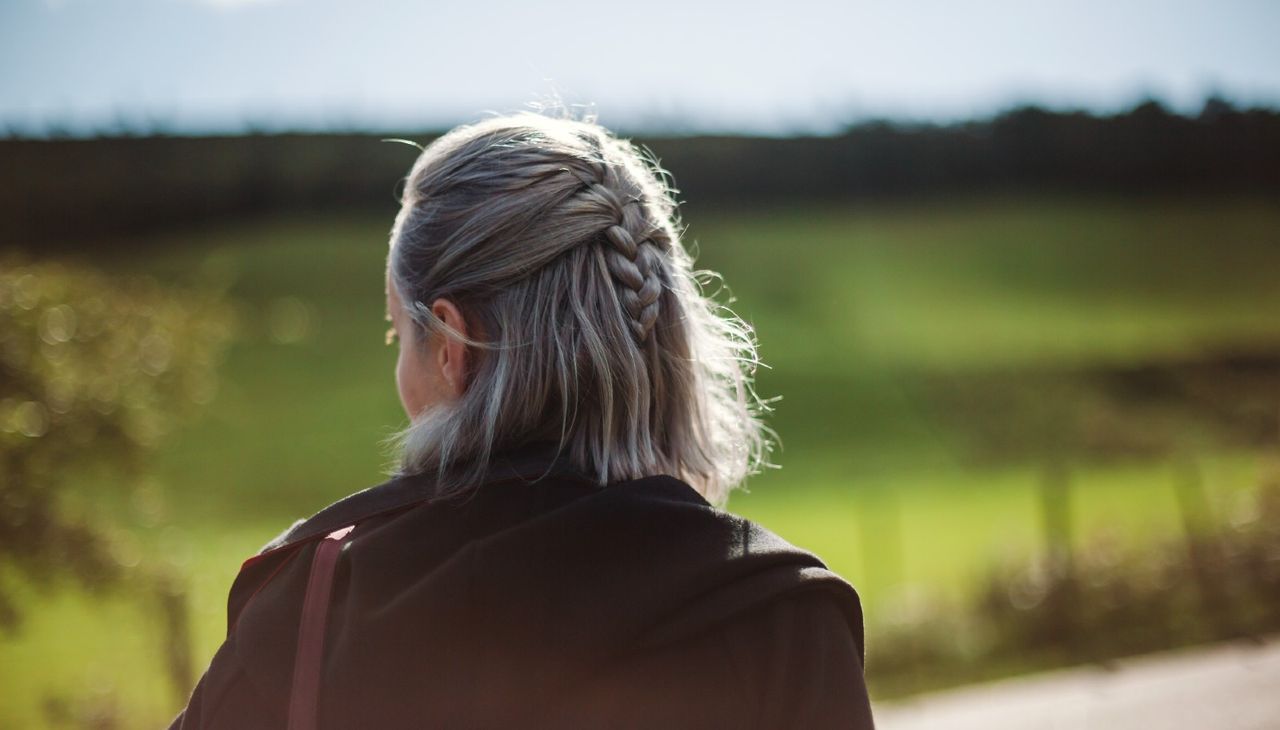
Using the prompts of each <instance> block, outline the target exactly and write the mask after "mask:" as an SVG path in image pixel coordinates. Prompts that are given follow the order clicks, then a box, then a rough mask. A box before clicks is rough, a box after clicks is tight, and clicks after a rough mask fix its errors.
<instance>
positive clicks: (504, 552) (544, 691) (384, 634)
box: [229, 449, 863, 718]
mask: <svg viewBox="0 0 1280 730" xmlns="http://www.w3.org/2000/svg"><path fill="white" fill-rule="evenodd" d="M429 488H430V485H429V484H428V483H427V480H426V478H425V477H421V476H418V477H402V478H398V479H393V480H391V481H390V482H387V483H385V484H383V485H380V486H378V487H374V488H372V489H369V490H365V491H364V492H361V493H358V494H356V495H353V496H352V497H349V498H347V499H345V500H342V501H341V502H338V503H336V504H334V505H332V506H330V507H329V508H326V509H325V510H323V511H321V512H320V513H318V514H317V515H316V516H314V517H313V518H311V519H310V520H306V521H303V522H300V523H298V524H295V525H294V526H293V527H292V528H290V529H289V530H288V531H286V533H285V534H284V535H282V536H281V537H280V538H278V539H277V540H275V541H273V542H272V543H270V544H269V545H268V546H267V548H265V549H264V551H263V553H262V554H261V555H260V556H258V557H257V558H255V559H252V560H251V561H250V562H249V563H246V566H245V568H244V569H243V570H242V573H241V576H240V578H239V579H237V583H236V586H235V587H234V588H233V591H232V597H231V606H230V612H231V616H230V623H229V625H231V626H233V627H234V628H233V629H231V631H230V633H231V635H232V638H233V639H234V644H235V652H236V657H237V659H238V662H239V664H240V665H241V666H242V667H243V669H244V671H245V673H246V674H247V675H248V676H249V678H250V679H251V680H252V681H253V682H254V683H255V685H257V686H258V688H259V690H260V691H261V692H262V694H264V695H265V696H287V693H288V686H289V681H290V677H291V668H292V661H293V657H294V652H295V650H296V637H297V634H296V631H297V622H298V616H299V613H300V611H301V603H302V597H303V594H304V593H305V589H306V582H307V577H308V569H309V565H310V562H311V560H310V558H311V555H312V554H313V553H314V545H315V543H316V541H317V540H316V538H317V537H318V536H322V535H324V534H327V533H328V532H330V531H332V530H334V529H338V528H340V527H343V526H345V525H350V524H354V525H355V526H356V527H355V530H354V532H353V533H352V537H351V539H350V540H349V541H348V543H347V544H346V545H345V546H344V549H343V553H342V556H341V558H340V560H339V563H338V568H337V572H336V574H335V583H334V593H333V598H332V603H331V607H330V613H329V620H328V626H327V634H326V641H325V659H324V666H325V669H324V679H325V682H326V684H327V685H329V686H336V687H345V688H347V689H346V690H341V691H339V694H341V693H342V692H350V693H353V694H352V695H351V696H352V697H355V696H358V697H360V698H362V699H361V701H362V702H365V703H368V702H379V703H391V704H392V705H394V704H395V703H397V702H403V701H404V698H405V697H406V696H409V697H413V698H414V701H415V702H422V701H423V700H424V698H423V694H424V693H426V694H428V695H433V696H435V697H436V698H437V699H438V700H439V701H440V702H441V703H442V704H447V705H449V706H450V707H456V708H465V707H467V706H468V705H469V704H471V703H467V702H465V701H460V698H465V697H469V696H475V697H476V698H477V699H476V702H477V703H478V702H480V701H481V700H480V695H481V694H482V690H484V688H490V689H491V688H512V687H519V688H521V689H520V691H521V692H522V693H527V699H528V701H529V702H537V701H538V698H540V697H547V696H551V695H554V694H555V693H557V692H562V691H565V690H567V689H569V688H572V687H573V686H574V685H575V683H577V682H580V681H582V680H583V678H584V677H589V676H591V674H592V673H593V672H595V671H598V670H599V669H600V668H601V667H604V666H607V665H609V664H610V663H612V662H617V661H625V660H626V659H627V657H628V656H631V655H641V654H643V653H644V652H646V651H651V650H655V649H659V648H660V647H663V646H664V645H670V644H673V643H677V642H680V641H682V640H686V639H689V638H691V637H695V636H698V635H699V634H701V633H703V632H707V631H711V630H714V627H715V626H716V625H718V624H720V623H722V622H725V621H727V620H729V619H731V618H734V617H735V616H738V615H739V614H741V613H742V612H744V611H746V610H749V609H751V608H753V607H755V606H758V605H760V604H762V603H764V602H768V601H771V600H775V599H777V598H779V597H780V596H783V595H786V594H789V593H792V592H795V591H824V592H827V593H829V594H831V595H833V596H835V597H836V598H837V602H838V603H839V605H841V606H843V607H844V609H845V614H846V617H847V620H848V624H849V629H850V631H851V633H852V634H853V636H854V637H855V641H856V644H857V646H858V647H859V650H861V649H862V646H863V640H862V615H861V610H860V607H859V602H858V597H857V594H856V593H855V592H854V590H853V588H852V587H851V586H850V585H849V584H848V583H847V582H845V581H844V580H843V579H841V578H840V577H839V576H837V575H836V574H834V573H832V572H830V571H829V570H827V569H826V567H825V566H824V565H823V563H822V562H821V561H820V560H819V559H818V558H817V557H815V556H814V555H812V554H810V553H808V552H806V551H804V550H801V549H799V548H796V547H795V546H793V545H791V544H789V543H787V542H786V541H785V540H783V539H782V538H780V537H779V536H777V535H775V534H773V533H772V532H770V531H768V530H766V529H764V528H763V527H761V526H759V525H756V524H754V523H752V522H750V521H748V520H745V519H743V518H740V517H737V516H735V515H733V514H731V513H728V512H726V511H723V510H720V509H717V508H714V507H712V506H711V505H709V504H708V503H707V502H706V501H705V500H704V499H703V498H702V497H701V495H699V494H698V493H697V492H696V491H695V490H694V489H693V488H692V487H690V486H689V485H688V484H686V483H685V482H683V481H681V480H679V479H676V478H673V477H670V476H653V477H646V478H643V479H636V480H632V481H626V482H618V483H615V484H610V485H608V486H605V487H601V486H599V485H597V484H595V483H593V482H592V480H591V479H590V478H588V477H587V476H585V475H582V474H580V473H577V472H576V471H575V470H573V469H572V467H569V466H568V465H567V464H565V462H564V461H563V460H562V459H559V458H558V457H556V456H554V455H553V454H551V453H550V452H547V451H545V450H537V449H534V450H530V451H526V452H524V453H520V454H515V455H512V456H511V458H506V459H503V460H500V461H499V462H498V463H497V464H496V466H495V470H494V472H493V475H492V477H491V478H490V479H489V480H488V481H487V482H486V483H485V484H484V485H483V486H482V487H480V488H479V489H477V490H475V491H474V492H473V493H472V494H471V495H469V496H468V497H467V498H465V499H460V500H453V501H448V502H436V501H432V500H431V499H430V498H429V497H427V496H424V495H428V494H429V491H430V489H429ZM426 699H427V700H428V701H429V700H430V698H426ZM328 701H329V700H326V702H328ZM334 701H338V700H334ZM459 711H467V712H471V713H472V714H471V715H467V716H469V717H472V718H474V717H475V714H474V713H475V712H476V711H477V710H476V709H475V708H474V707H472V708H471V709H470V710H462V709H460V710H459Z"/></svg>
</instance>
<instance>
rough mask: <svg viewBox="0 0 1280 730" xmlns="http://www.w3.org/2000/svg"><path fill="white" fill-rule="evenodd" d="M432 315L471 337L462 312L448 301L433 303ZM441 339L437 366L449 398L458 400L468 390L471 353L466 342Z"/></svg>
mask: <svg viewBox="0 0 1280 730" xmlns="http://www.w3.org/2000/svg"><path fill="white" fill-rule="evenodd" d="M431 313H432V314H434V315H435V316H436V317H437V318H438V319H439V320H440V321H442V322H444V323H445V324H446V325H448V326H449V327H450V328H451V329H453V330H455V331H457V332H458V333H460V334H461V335H462V336H463V337H468V338H469V337H470V336H471V333H469V332H468V331H467V322H466V320H465V319H463V318H462V310H460V309H458V306H457V305H456V304H454V303H453V302H451V301H449V300H448V299H444V298H441V299H437V300H435V301H434V302H432V303H431ZM441 338H442V341H441V343H440V350H439V352H438V353H437V355H436V365H437V366H438V367H439V368H440V376H441V378H443V380H444V382H445V385H446V387H447V388H448V390H449V396H450V397H452V398H455V399H456V398H459V397H461V396H462V394H463V393H465V392H466V390H467V357H468V356H469V355H470V353H468V352H467V345H466V343H465V342H459V341H458V340H457V339H454V338H453V337H449V336H447V335H443V334H442V335H441Z"/></svg>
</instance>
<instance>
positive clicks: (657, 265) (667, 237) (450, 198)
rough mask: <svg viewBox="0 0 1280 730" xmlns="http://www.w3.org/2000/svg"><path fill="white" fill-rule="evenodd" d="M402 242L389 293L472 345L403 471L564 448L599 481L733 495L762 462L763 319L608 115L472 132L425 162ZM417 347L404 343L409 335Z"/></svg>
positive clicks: (417, 422)
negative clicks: (709, 289)
mask: <svg viewBox="0 0 1280 730" xmlns="http://www.w3.org/2000/svg"><path fill="white" fill-rule="evenodd" d="M401 203H402V207H401V210H400V213H399V215H398V216H397V217H396V221H395V226H394V228H393V229H392V234H391V251H390V257H389V260H388V273H389V280H390V282H391V285H392V286H394V287H395V289H396V293H397V294H398V296H399V298H400V300H401V301H402V302H403V306H404V308H405V313H406V314H408V316H409V317H410V318H411V319H412V320H413V322H414V324H415V327H414V329H415V331H416V332H417V339H418V343H416V344H418V345H419V346H420V345H421V344H422V343H423V342H425V340H426V337H427V336H429V335H431V334H436V335H439V336H442V337H454V338H458V337H462V335H461V334H460V333H458V332H456V331H453V330H451V329H450V328H448V326H447V325H445V324H444V322H443V321H441V320H440V319H439V318H437V317H436V316H435V315H434V314H433V313H432V311H431V308H430V304H431V302H433V301H435V300H436V299H437V298H445V299H448V300H450V301H452V302H454V303H455V304H456V305H457V306H458V308H459V309H460V311H461V313H462V315H463V318H464V319H465V322H466V331H467V334H466V336H465V337H463V339H465V340H466V341H467V344H468V347H469V348H470V349H469V353H470V355H471V357H470V359H469V362H470V363H471V365H470V366H469V371H468V373H467V379H466V387H465V390H464V391H463V392H462V393H461V395H459V397H458V398H457V399H456V400H454V401H451V402H448V403H443V404H437V405H434V406H432V407H429V408H427V409H426V410H424V411H423V412H422V413H421V414H418V415H417V416H416V417H415V418H414V419H413V423H411V424H410V426H409V427H408V428H407V429H405V430H404V431H402V432H401V433H399V434H397V437H396V440H397V443H398V445H399V447H400V457H399V461H400V463H399V471H400V472H401V473H419V472H424V471H435V472H437V479H438V480H439V483H438V487H437V489H438V490H439V493H440V494H441V495H442V496H444V495H451V494H456V493H459V492H461V491H463V490H465V489H466V488H468V487H470V486H474V485H475V483H476V481H477V480H478V478H479V477H480V476H481V474H482V473H483V472H484V471H485V470H486V468H487V466H488V464H489V461H490V459H491V457H492V456H493V455H494V454H495V453H498V452H500V451H502V450H503V449H505V448H509V447H516V446H520V445H522V444H524V443H528V442H532V441H553V442H557V443H559V444H561V448H562V452H563V453H565V454H566V455H567V457H568V458H569V459H570V460H571V462H572V463H574V464H575V465H576V466H578V467H579V468H580V469H582V470H584V471H586V472H587V473H589V474H592V475H594V477H595V478H596V479H597V480H598V481H599V482H600V483H601V484H606V483H608V482H612V481H616V480H622V479H631V478H637V477H641V476H646V475H652V474H671V475H674V476H677V477H679V478H681V479H684V480H685V481H687V482H688V483H689V484H691V485H692V486H694V487H695V488H696V489H698V490H699V491H700V492H701V493H702V494H703V495H704V496H705V497H706V498H707V499H708V500H709V501H712V502H715V503H720V502H723V501H724V499H725V498H726V497H727V495H728V492H729V490H730V489H731V488H733V487H734V486H737V485H738V484H739V483H740V482H741V481H742V480H743V479H744V478H745V477H746V476H748V475H749V474H751V473H753V472H755V471H756V470H757V469H758V467H760V466H761V465H762V464H764V463H765V457H766V456H767V454H768V451H769V447H770V442H769V440H768V438H767V433H768V429H767V428H766V427H764V426H763V425H762V423H761V422H760V420H759V416H760V411H761V410H762V409H763V405H762V403H761V402H760V401H759V399H757V398H756V396H755V394H754V392H753V390H752V387H751V377H752V375H753V374H754V370H755V366H756V364H757V359H756V350H755V342H754V338H753V334H752V331H751V329H750V328H749V327H748V326H747V325H745V324H744V323H743V322H742V321H741V320H739V319H738V318H737V317H735V316H734V315H733V314H732V313H730V312H728V310H726V309H724V308H723V307H721V306H719V305H717V304H716V303H715V302H713V301H712V300H711V299H709V298H708V297H707V296H705V295H704V294H703V292H702V284H703V281H702V276H703V274H704V273H705V272H695V271H694V270H693V269H692V262H691V258H690V256H689V254H688V253H687V252H686V250H685V248H684V246H683V245H682V243H681V241H680V233H679V230H678V222H677V219H676V210H675V203H674V201H673V199H672V191H671V190H670V189H669V187H668V186H667V185H666V183H665V178H664V175H663V173H662V172H661V170H660V169H659V168H658V167H657V165H656V164H655V163H653V162H650V160H649V158H648V157H646V156H645V155H643V154H641V153H640V152H639V151H638V150H637V148H635V147H634V146H633V145H631V144H630V143H628V142H626V141H624V140H619V139H617V138H616V137H614V136H613V135H611V134H610V133H609V132H608V131H607V130H605V129H604V128H602V127H600V126H599V125H597V124H595V123H594V122H591V121H578V120H571V119H562V118H551V117H547V116H543V115H540V114H534V113H521V114H515V115H510V116H504V117H499V118H493V119H488V120H486V121H483V122H480V123H477V124H474V125H469V126H463V127H459V128H457V129H454V130H453V131H451V132H449V133H448V134H446V135H445V136H443V137H441V138H440V139H438V140H436V141H435V142H434V143H432V144H431V145H429V146H428V147H427V148H426V149H425V150H424V151H423V153H422V155H421V156H420V157H419V158H418V160H417V162H416V163H415V164H414V166H413V168H412V170H411V172H410V174H409V177H408V180H407V184H406V187H405V190H404V194H403V197H402V200H401ZM409 344H410V343H404V346H407V345H409Z"/></svg>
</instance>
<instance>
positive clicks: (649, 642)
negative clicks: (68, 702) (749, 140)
mask: <svg viewBox="0 0 1280 730" xmlns="http://www.w3.org/2000/svg"><path fill="white" fill-rule="evenodd" d="M675 213H676V211H675V206H674V203H673V200H672V197H671V194H670V190H669V189H668V188H667V186H666V185H665V183H664V178H663V176H662V174H661V171H660V170H658V169H657V167H656V165H652V164H650V163H648V162H647V161H646V158H644V157H643V156H641V155H640V154H639V153H638V152H637V151H636V149H635V148H634V147H632V146H631V145H630V144H628V143H626V142H624V141H621V140H619V139H617V138H615V137H613V136H612V135H610V134H609V133H608V132H607V131H606V130H604V129H603V128H601V127H600V126H598V125H596V124H595V123H593V122H590V121H575V120H568V119H552V118H548V117H544V116H540V115H535V114H517V115H512V116H506V117H499V118H494V119H489V120H487V121H484V122H481V123H479V124H475V125H471V126H464V127H460V128H458V129H455V130H453V131H452V132H450V133H449V134H447V135H445V136H444V137H442V138H440V139H439V140H437V141H436V142H434V143H433V144H432V145H430V147H428V148H426V149H425V150H424V151H423V153H422V155H421V156H420V157H419V159H418V160H417V162H416V164H415V165H414V166H413V169H412V171H411V172H410V175H409V178H408V181H407V185H406V188H405V192H404V195H403V200H402V207H401V210H400V213H399V215H398V216H397V218H396V221H395V225H394V227H393V229H392V231H391V241H390V244H391V245H390V255H389V258H388V265H387V280H386V295H387V312H388V316H389V319H390V320H391V322H392V330H391V331H390V332H389V333H388V334H389V336H394V337H395V338H397V339H398V340H399V343H400V344H399V348H400V355H399V360H398V363H397V367H396V383H397V385H398V388H399V391H400V397H401V400H402V402H403V404H404V407H405V411H406V413H407V414H408V416H409V418H410V421H411V423H410V425H409V426H408V428H407V429H406V430H405V431H404V432H402V433H401V434H399V437H398V439H397V440H396V443H397V445H398V447H399V454H400V456H399V466H398V468H397V470H396V473H395V475H394V477H393V478H392V479H391V480H390V481H387V482H385V483H384V484H381V485H379V486H376V487H373V488H371V489H367V490H365V491H362V492H359V493H357V494H354V495H352V496H350V497H348V498H346V499H344V500H341V501H339V502H337V503H336V504H334V505H331V506H329V507H328V508H326V509H324V510H322V511H321V512H319V513H318V514H317V515H315V516H314V517H312V518H311V519H309V520H306V521H302V522H300V523H298V524H295V525H294V526H293V527H291V528H290V529H289V530H287V531H286V532H285V533H284V534H283V535H281V536H280V537H278V538H277V539H275V540H274V541H272V542H271V543H270V544H268V545H267V546H266V548H264V549H263V551H262V552H261V553H260V554H259V555H257V556H255V557H254V558H251V559H250V560H249V561H248V562H246V564H245V566H244V567H243V568H242V570H241V573H240V575H239V577H238V578H237V580H236V582H235V585H234V586H233V587H232V590H231V598H230V601H229V622H228V633H227V639H226V641H225V643H224V644H223V646H222V647H221V649H220V650H219V651H218V653H217V655H216V656H215V657H214V659H213V661H212V663H211V664H210V666H209V669H208V671H207V672H206V673H205V675H204V677H203V678H202V679H201V680H200V683H199V685H198V686H197V687H196V689H195V691H194V692H193V694H192V696H191V700H190V702H189V704H188V706H187V708H186V709H185V710H184V711H183V712H182V713H181V714H180V715H179V716H178V718H177V719H176V720H175V721H174V724H173V727H175V728H184V729H186V728H241V729H244V728H282V727H288V728H311V727H320V728H422V727H447V728H452V727H484V728H504V727H610V728H615V727H635V728H674V727H690V728H693V727H697V728H706V727H733V728H745V727H805V728H817V727H849V728H861V727H870V726H871V712H870V706H869V702H868V699H867V694H866V689H865V685H864V682H863V674H862V658H863V644H862V615H861V610H860V607H859V602H858V597H857V594H856V593H855V592H854V590H853V588H852V587H850V586H849V584H848V583H846V582H845V581H844V580H842V579H841V578H840V577H838V576H837V575H835V574H833V573H831V572H829V571H827V570H826V569H825V567H824V566H823V564H822V563H821V562H820V561H819V560H818V559H817V558H816V557H814V556H813V555H811V554H809V553H806V552H804V551H801V550H798V549H796V548H794V547H792V546H791V545H789V544H787V543H786V542H784V541H783V540H782V539H780V538H779V537H777V536H776V535H774V534H772V533H770V532H768V531H766V530H764V529H763V528H761V527H759V526H757V525H755V524H752V523H750V522H748V521H746V520H743V519H741V518H738V517H735V516H733V515H730V514H728V513H726V512H724V511H722V510H720V509H718V508H717V507H715V506H713V505H716V504H721V503H723V502H724V501H725V500H726V499H727V496H728V492H729V490H730V489H731V488H732V487H734V486H736V485H738V484H739V483H740V482H741V481H742V480H743V479H744V478H745V477H746V476H747V475H748V474H750V473H753V472H754V471H755V470H756V469H757V468H758V467H759V466H760V465H761V463H762V462H763V460H764V457H765V455H766V454H767V451H768V441H767V439H766V438H765V432H766V431H767V429H765V428H764V427H763V425H762V424H761V422H760V419H759V410H760V409H759V402H758V400H757V399H756V398H755V396H754V394H753V393H752V391H751V387H750V376H751V375H752V373H753V370H754V366H755V364H756V358H755V346H754V342H753V340H752V335H751V330H750V329H749V328H748V327H747V326H746V325H745V324H743V323H742V322H741V321H740V320H738V319H737V318H735V317H733V316H732V315H730V314H728V313H727V312H723V311H721V310H720V309H718V308H717V307H716V306H715V305H714V304H713V303H712V302H711V301H710V300H709V299H707V298H706V297H704V296H703V295H702V293H701V289H700V287H699V282H698V281H697V280H696V279H695V278H694V277H695V275H694V272H693V271H692V267H691V260H690V257H689V255H688V254H687V253H686V251H685V249H684V247H683V246H682V244H681V242H680V238H679V234H678V230H677V223H676V217H675ZM389 339H390V337H389Z"/></svg>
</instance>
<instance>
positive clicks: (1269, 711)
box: [875, 638, 1280, 730]
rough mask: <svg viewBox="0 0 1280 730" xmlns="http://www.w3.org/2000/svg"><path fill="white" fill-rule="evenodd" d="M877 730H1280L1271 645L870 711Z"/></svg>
mask: <svg viewBox="0 0 1280 730" xmlns="http://www.w3.org/2000/svg"><path fill="white" fill-rule="evenodd" d="M875 716H876V727H877V728H879V729H880V730H916V729H917V728H918V729H920V730H923V729H924V728H929V729H930V730H935V729H939V728H942V729H945V730H969V729H970V728H973V729H975V730H976V729H977V728H982V730H1005V729H1006V728H1007V729H1010V730H1011V729H1013V728H1018V729H1019V730H1022V729H1023V728H1053V729H1054V730H1057V729H1059V728H1072V729H1073V730H1074V729H1075V728H1087V729H1088V730H1120V729H1121V728H1124V729H1125V730H1128V729H1129V728H1137V729H1140V730H1153V729H1155V728H1205V729H1206V730H1280V640H1278V639H1277V638H1273V639H1272V640H1271V641H1270V642H1269V643H1267V644H1264V645H1261V646H1258V645H1252V644H1223V645H1218V646H1213V647H1209V648H1200V649H1190V650H1183V651H1178V652H1170V653H1166V654H1159V655H1151V656H1147V657H1142V658H1137V659H1131V660H1125V661H1121V662H1118V663H1117V665H1116V668H1115V669H1112V670H1106V669H1101V668H1080V669H1069V670H1063V671H1058V672H1051V673H1047V674H1041V675H1037V676H1033V677H1025V678H1020V679H1011V680H1005V681H1001V682H993V683H991V684H984V685H978V686H974V687H966V688H961V689H956V690H949V691H946V692H939V693H935V694H929V695H924V696H921V697H918V698H914V699H909V700H904V701H901V702H895V703H884V704H878V705H876V706H875Z"/></svg>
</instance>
